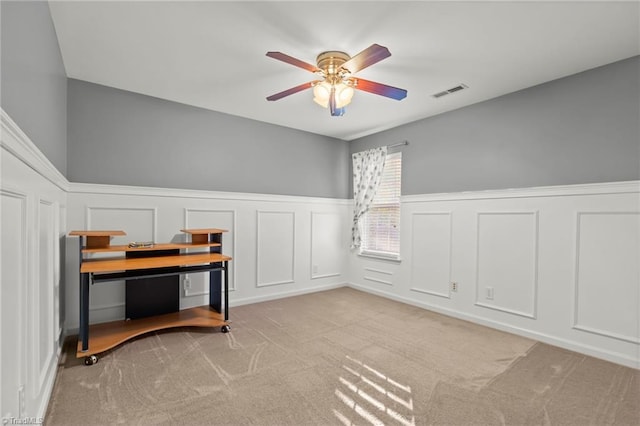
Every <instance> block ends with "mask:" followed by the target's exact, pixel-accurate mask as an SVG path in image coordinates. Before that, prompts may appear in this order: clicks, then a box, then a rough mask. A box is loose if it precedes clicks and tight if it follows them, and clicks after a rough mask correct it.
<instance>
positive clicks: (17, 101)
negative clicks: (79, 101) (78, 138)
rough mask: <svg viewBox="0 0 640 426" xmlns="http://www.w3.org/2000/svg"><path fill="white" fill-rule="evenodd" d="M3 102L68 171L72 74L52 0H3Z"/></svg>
mask: <svg viewBox="0 0 640 426" xmlns="http://www.w3.org/2000/svg"><path fill="white" fill-rule="evenodd" d="M0 15H1V19H0V39H1V40H2V41H1V46H0V50H1V51H2V53H1V57H0V60H1V62H2V72H1V73H0V86H1V87H0V94H1V95H0V104H1V105H2V109H3V110H4V111H5V112H6V113H7V114H9V116H10V117H11V118H12V119H13V120H14V121H15V122H16V124H18V126H20V128H21V129H22V130H23V131H24V132H25V133H26V134H27V136H29V138H30V139H31V140H32V141H33V143H34V144H35V145H36V146H37V147H38V148H39V149H40V150H41V151H42V152H43V153H44V155H46V156H47V158H48V159H49V161H51V163H52V164H53V165H54V166H55V167H56V168H57V169H58V170H59V171H60V172H61V173H62V174H63V175H66V173H67V76H66V73H65V69H64V64H63V62H62V56H61V54H60V47H59V46H58V39H57V37H56V33H55V29H54V27H53V21H52V20H51V13H50V12H49V4H48V3H47V2H42V1H37V2H35V1H34V2H14V1H4V0H3V1H2V2H0Z"/></svg>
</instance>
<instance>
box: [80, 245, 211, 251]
mask: <svg viewBox="0 0 640 426" xmlns="http://www.w3.org/2000/svg"><path fill="white" fill-rule="evenodd" d="M221 245H222V244H220V243H162V244H155V243H154V244H153V245H152V246H150V247H129V245H127V244H125V245H117V246H109V247H84V248H83V249H82V252H83V253H109V252H126V251H153V250H179V249H191V248H207V247H220V246H221Z"/></svg>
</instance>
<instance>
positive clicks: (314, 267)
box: [313, 265, 318, 274]
mask: <svg viewBox="0 0 640 426" xmlns="http://www.w3.org/2000/svg"><path fill="white" fill-rule="evenodd" d="M313 273H314V274H317V273H318V265H313Z"/></svg>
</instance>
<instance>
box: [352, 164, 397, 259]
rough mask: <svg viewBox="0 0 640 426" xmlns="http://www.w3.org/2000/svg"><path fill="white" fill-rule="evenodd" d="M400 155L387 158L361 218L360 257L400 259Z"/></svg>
mask: <svg viewBox="0 0 640 426" xmlns="http://www.w3.org/2000/svg"><path fill="white" fill-rule="evenodd" d="M401 171H402V153H400V152H398V153H393V154H388V155H387V159H386V161H385V165H384V171H383V172H382V180H381V182H380V187H379V188H378V191H377V192H376V195H375V197H374V198H373V203H372V204H371V207H370V209H369V211H368V212H367V213H365V215H364V218H363V219H364V220H363V224H362V225H363V226H362V231H363V232H362V245H361V247H360V252H361V253H362V254H372V255H378V256H384V257H391V258H398V256H399V255H400V182H401V175H402V173H401Z"/></svg>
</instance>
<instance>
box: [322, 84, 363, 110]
mask: <svg viewBox="0 0 640 426" xmlns="http://www.w3.org/2000/svg"><path fill="white" fill-rule="evenodd" d="M331 87H332V85H331V84H329V83H327V82H326V81H323V82H322V83H318V84H316V85H315V86H313V100H314V102H315V103H317V104H318V105H320V106H321V107H323V108H329V99H330V98H331ZM333 87H335V98H336V108H343V107H345V106H347V105H349V104H350V103H351V99H352V98H353V94H354V90H353V87H351V86H350V85H348V84H345V83H343V82H340V83H337V84H335V85H333Z"/></svg>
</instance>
